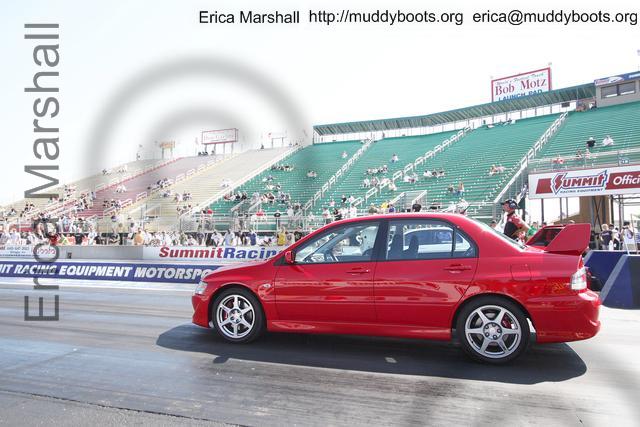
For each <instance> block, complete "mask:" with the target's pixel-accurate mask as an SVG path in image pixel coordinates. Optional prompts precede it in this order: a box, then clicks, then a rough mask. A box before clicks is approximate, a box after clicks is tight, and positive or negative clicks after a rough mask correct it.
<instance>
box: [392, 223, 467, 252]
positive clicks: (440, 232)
mask: <svg viewBox="0 0 640 427" xmlns="http://www.w3.org/2000/svg"><path fill="white" fill-rule="evenodd" d="M475 256H476V249H475V245H474V244H473V243H471V242H470V240H469V239H468V238H467V237H466V236H465V235H464V234H462V233H461V232H459V231H458V230H457V229H455V228H454V227H453V226H452V225H451V224H449V223H447V222H444V221H437V220H431V219H407V220H396V221H389V233H388V236H387V260H389V261H394V260H396V261H399V260H416V259H423V260H424V259H444V258H467V257H475Z"/></svg>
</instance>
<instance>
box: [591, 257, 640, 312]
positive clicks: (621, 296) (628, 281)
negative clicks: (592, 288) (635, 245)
mask: <svg viewBox="0 0 640 427" xmlns="http://www.w3.org/2000/svg"><path fill="white" fill-rule="evenodd" d="M600 299H601V300H602V304H603V305H605V306H607V307H614V308H640V255H627V254H624V253H623V255H622V256H621V257H620V259H619V260H618V262H617V263H616V265H615V267H614V268H613V271H612V272H611V274H610V275H609V279H608V280H607V282H606V283H605V285H604V288H603V289H602V292H601V293H600Z"/></svg>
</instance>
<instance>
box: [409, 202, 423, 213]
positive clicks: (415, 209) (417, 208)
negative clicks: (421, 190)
mask: <svg viewBox="0 0 640 427" xmlns="http://www.w3.org/2000/svg"><path fill="white" fill-rule="evenodd" d="M420 210H422V205H421V204H420V203H418V201H417V200H416V201H415V203H414V204H413V205H412V206H411V212H420Z"/></svg>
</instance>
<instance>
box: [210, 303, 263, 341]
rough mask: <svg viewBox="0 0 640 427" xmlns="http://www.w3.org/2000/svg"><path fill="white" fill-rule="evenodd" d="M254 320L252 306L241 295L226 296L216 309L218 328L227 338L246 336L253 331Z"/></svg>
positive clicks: (254, 315)
mask: <svg viewBox="0 0 640 427" xmlns="http://www.w3.org/2000/svg"><path fill="white" fill-rule="evenodd" d="M255 320H256V314H255V310H254V308H253V305H251V303H250V302H249V300H247V299H246V298H245V297H243V296H242V295H235V294H233V295H229V296H227V297H226V298H224V299H223V300H222V301H220V304H218V308H217V309H216V321H217V323H218V327H219V329H220V331H221V332H222V333H223V334H224V335H226V336H227V337H229V338H236V339H237V338H243V337H245V336H247V335H248V334H249V333H250V332H251V330H252V329H253V327H254V325H255Z"/></svg>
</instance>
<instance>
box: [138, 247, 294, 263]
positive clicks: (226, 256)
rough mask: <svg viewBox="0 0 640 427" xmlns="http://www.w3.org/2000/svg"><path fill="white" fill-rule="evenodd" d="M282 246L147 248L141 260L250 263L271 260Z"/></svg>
mask: <svg viewBox="0 0 640 427" xmlns="http://www.w3.org/2000/svg"><path fill="white" fill-rule="evenodd" d="M282 249H284V247H282V246H220V247H209V246H160V247H152V246H147V247H145V248H144V249H143V250H142V259H146V260H173V261H197V260H203V259H210V260H216V261H230V262H236V261H242V262H244V261H252V260H263V259H267V258H271V257H272V256H274V255H276V254H277V253H278V252H280V251H281V250H282Z"/></svg>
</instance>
